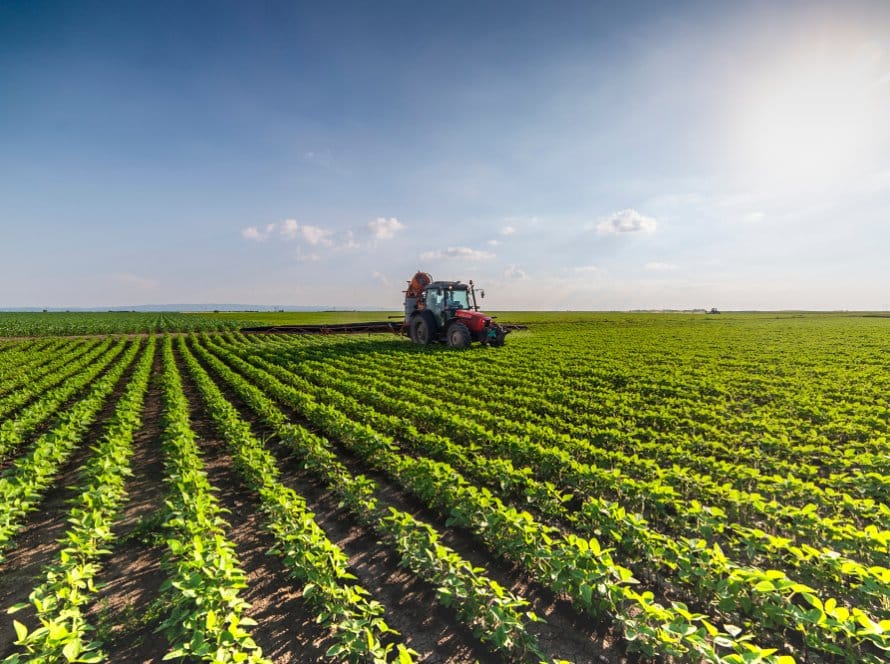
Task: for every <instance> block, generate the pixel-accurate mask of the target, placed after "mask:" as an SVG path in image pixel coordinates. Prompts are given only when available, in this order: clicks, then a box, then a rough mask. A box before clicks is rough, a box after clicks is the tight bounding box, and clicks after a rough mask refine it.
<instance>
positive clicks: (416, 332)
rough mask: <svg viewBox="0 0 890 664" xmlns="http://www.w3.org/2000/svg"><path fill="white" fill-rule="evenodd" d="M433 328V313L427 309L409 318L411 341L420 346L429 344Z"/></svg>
mask: <svg viewBox="0 0 890 664" xmlns="http://www.w3.org/2000/svg"><path fill="white" fill-rule="evenodd" d="M435 329H436V322H435V320H434V319H433V315H432V314H431V313H430V312H429V311H424V312H421V313H419V314H417V315H416V316H415V317H414V318H412V319H411V327H410V329H409V332H410V334H411V341H413V342H414V343H416V344H420V345H421V346H429V345H430V343H431V342H432V341H433V335H434V331H435Z"/></svg>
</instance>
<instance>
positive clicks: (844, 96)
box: [731, 44, 890, 190]
mask: <svg viewBox="0 0 890 664" xmlns="http://www.w3.org/2000/svg"><path fill="white" fill-rule="evenodd" d="M881 65H883V66H884V67H885V68H888V69H890V61H888V58H887V57H886V55H883V57H882V53H881V51H880V49H879V48H878V47H877V46H875V45H867V44H866V45H862V46H860V47H859V48H857V49H854V50H852V51H850V50H845V49H842V48H836V49H833V50H831V51H830V52H828V51H826V49H824V48H822V49H820V50H819V52H817V53H813V52H811V53H803V54H796V55H795V56H793V57H789V58H787V59H785V60H784V61H781V60H779V61H776V62H772V63H769V64H767V65H765V66H763V67H762V68H761V70H760V71H759V72H758V73H757V74H756V75H754V76H751V77H750V78H749V79H748V81H749V82H748V84H747V85H745V86H743V90H744V92H743V94H742V96H741V97H742V98H741V100H740V102H739V103H738V106H737V109H736V111H735V115H736V117H735V125H736V126H735V131H733V136H732V139H731V140H732V143H733V147H732V152H733V153H734V155H735V157H736V159H735V160H734V161H735V165H736V167H737V168H738V169H739V172H740V175H742V177H744V178H745V179H746V180H748V181H750V182H752V183H756V184H758V185H760V186H762V187H767V188H779V189H783V190H788V189H792V190H808V189H818V188H824V187H826V186H831V185H832V184H834V183H837V182H840V181H844V180H849V179H851V178H855V177H858V176H861V175H862V174H864V173H867V172H868V170H869V168H870V166H871V165H872V164H873V163H874V162H875V159H876V158H878V157H880V155H881V152H882V148H883V143H884V139H885V137H886V123H887V120H886V116H885V115H884V114H885V113H887V111H888V107H887V103H886V102H887V99H888V93H890V81H887V80H882V79H883V75H884V72H882V71H881Z"/></svg>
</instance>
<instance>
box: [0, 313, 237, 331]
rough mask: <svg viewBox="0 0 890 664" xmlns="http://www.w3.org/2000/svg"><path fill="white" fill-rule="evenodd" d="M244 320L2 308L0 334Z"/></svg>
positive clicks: (179, 327) (218, 326) (201, 326)
mask: <svg viewBox="0 0 890 664" xmlns="http://www.w3.org/2000/svg"><path fill="white" fill-rule="evenodd" d="M244 322H249V321H247V320H245V321H240V320H220V319H218V318H213V317H210V316H202V315H200V314H183V313H173V312H160V313H142V312H132V311H126V312H101V313H99V312H33V313H32V312H22V313H18V312H16V313H11V312H5V313H0V337H5V336H12V337H15V336H55V335H73V334H146V333H152V332H156V333H157V332H195V331H201V330H205V331H221V330H229V329H233V328H236V327H241V326H242V324H243V323H244Z"/></svg>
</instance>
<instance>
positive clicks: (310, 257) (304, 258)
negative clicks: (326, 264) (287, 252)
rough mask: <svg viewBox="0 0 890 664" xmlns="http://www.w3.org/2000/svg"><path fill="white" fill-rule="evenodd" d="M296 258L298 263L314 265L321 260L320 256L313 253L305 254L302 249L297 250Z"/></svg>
mask: <svg viewBox="0 0 890 664" xmlns="http://www.w3.org/2000/svg"><path fill="white" fill-rule="evenodd" d="M296 257H297V262H298V263H316V262H318V261H320V260H321V256H319V255H318V254H315V253H310V254H307V253H305V252H304V251H303V248H302V247H299V248H298V249H297V253H296Z"/></svg>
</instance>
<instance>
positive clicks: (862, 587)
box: [271, 353, 890, 603]
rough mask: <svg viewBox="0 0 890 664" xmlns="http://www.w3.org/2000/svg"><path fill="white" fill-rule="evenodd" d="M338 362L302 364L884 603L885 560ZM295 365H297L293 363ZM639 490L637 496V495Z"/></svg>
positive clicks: (573, 483) (475, 439)
mask: <svg viewBox="0 0 890 664" xmlns="http://www.w3.org/2000/svg"><path fill="white" fill-rule="evenodd" d="M271 356H272V357H274V356H275V354H274V353H272V354H271ZM335 367H336V363H334V362H332V363H331V366H329V367H328V368H327V370H326V371H320V370H318V369H317V368H314V367H313V366H312V365H311V363H309V364H306V363H304V364H301V365H300V368H299V371H300V373H301V374H302V375H305V376H307V377H314V378H315V380H316V381H317V382H319V383H323V384H325V385H332V384H335V383H336V384H340V383H342V382H343V381H346V382H349V381H351V380H353V377H355V376H363V377H364V380H362V385H363V386H367V389H363V390H362V398H363V399H364V400H365V401H369V400H370V401H375V402H376V403H378V404H380V402H381V399H384V400H385V399H386V397H376V396H375V395H377V394H379V393H380V392H385V393H388V394H390V395H392V397H393V398H397V404H392V403H390V407H389V411H390V412H398V413H401V414H404V413H413V414H414V415H413V417H412V420H413V421H414V423H415V424H416V425H417V426H418V427H419V428H421V429H424V430H427V431H441V432H444V433H446V434H447V435H448V436H449V437H451V438H453V439H455V440H456V441H459V442H460V443H461V444H462V445H465V446H478V445H480V444H481V442H482V441H484V442H485V444H484V445H482V446H481V447H480V449H479V450H478V454H480V455H483V456H485V455H488V456H490V455H491V454H492V453H494V452H498V453H500V454H503V455H506V456H508V457H510V458H512V459H513V461H514V463H516V464H518V465H522V466H529V467H531V468H534V469H535V473H536V474H537V475H539V476H540V477H541V478H542V479H544V480H546V481H551V482H553V483H555V484H556V485H557V486H560V487H563V490H565V491H567V492H573V493H575V494H581V495H583V496H585V497H586V498H587V499H588V500H593V499H597V498H599V497H600V496H601V495H603V492H606V495H612V496H614V497H615V498H616V499H617V500H619V502H621V503H622V504H623V505H625V506H626V509H627V511H628V512H630V513H634V512H637V511H639V507H640V506H642V507H645V506H646V504H648V505H649V514H650V515H652V514H654V517H655V520H654V522H653V525H656V526H658V527H663V525H664V524H665V523H668V524H671V523H672V522H673V524H674V526H675V528H677V529H678V530H679V532H680V533H681V534H683V535H685V536H689V537H697V536H700V535H704V536H705V537H709V538H713V537H714V536H716V535H719V534H723V535H724V537H725V541H726V543H727V546H728V548H729V549H730V550H734V551H735V552H736V555H739V556H742V557H744V558H747V559H749V560H751V561H752V562H754V563H756V564H758V566H760V562H761V561H762V562H765V563H767V564H772V565H778V566H780V567H789V568H792V569H796V570H797V573H798V574H799V575H800V574H804V575H805V577H806V578H804V579H803V580H804V581H805V582H806V583H807V584H811V585H815V586H816V587H820V588H823V589H826V590H827V589H834V591H837V589H838V587H839V586H840V587H843V586H846V587H849V588H851V589H854V590H857V591H861V593H862V596H863V600H862V601H864V602H870V601H873V600H874V599H875V598H877V602H878V603H880V599H881V598H882V597H883V595H884V593H885V588H886V586H887V583H888V579H890V571H888V570H887V569H886V568H884V567H876V566H874V565H872V566H867V565H862V564H860V563H857V562H856V561H854V560H851V559H849V558H845V557H844V556H840V555H838V554H837V552H835V551H832V550H830V549H822V548H819V549H814V548H813V547H812V546H809V544H807V542H808V541H816V542H819V541H821V540H820V539H818V538H817V539H815V540H805V541H804V542H803V543H800V544H796V543H795V542H793V541H791V540H788V539H787V538H786V539H785V540H784V546H780V544H781V543H782V541H783V540H781V538H779V537H777V536H776V535H769V536H768V537H767V536H766V533H765V531H763V530H761V529H758V528H757V527H756V525H755V526H752V525H749V523H747V522H743V523H739V522H732V521H727V514H726V512H725V511H724V510H723V509H721V507H723V506H720V507H718V506H713V505H711V506H708V505H702V504H700V503H698V502H697V501H688V500H686V499H684V498H683V497H682V496H678V495H677V494H676V492H675V491H673V490H672V489H671V487H665V486H662V485H660V484H659V483H658V482H657V480H656V481H650V482H649V483H648V484H643V485H642V486H641V485H640V483H637V482H634V481H633V480H629V479H627V478H625V477H623V476H622V475H621V474H620V473H617V472H616V471H615V470H614V469H612V468H610V467H609V466H606V467H604V468H600V467H598V466H591V465H588V464H583V463H580V462H578V461H576V460H575V458H574V457H573V456H571V455H569V453H568V452H566V451H565V450H563V449H561V448H559V447H552V446H546V445H544V444H543V442H544V441H548V440H549V439H548V438H546V437H544V436H540V437H532V436H527V437H514V436H510V435H508V434H506V433H494V432H493V431H491V430H489V429H484V428H482V427H481V426H480V425H479V423H480V422H482V421H484V420H485V418H486V417H487V415H486V413H485V411H484V410H483V409H482V408H481V407H480V408H478V409H475V410H473V411H468V412H472V413H473V417H474V421H473V422H467V421H465V420H463V418H461V416H460V414H459V413H460V412H461V410H460V409H449V408H447V407H446V406H445V404H442V403H441V402H437V401H436V400H432V399H430V397H428V396H427V395H425V394H423V393H421V392H418V391H416V390H412V389H411V388H410V386H409V384H407V383H406V382H399V383H398V384H394V383H392V382H391V381H387V380H373V379H372V378H371V377H367V375H366V374H363V373H362V372H361V370H359V369H356V370H354V371H353V372H351V373H350V372H346V371H340V370H338V369H335ZM291 368H292V369H294V370H296V369H295V368H294V367H293V366H292V367H291ZM535 441H541V442H535ZM634 498H636V499H637V500H633V499H634ZM659 501H660V503H659ZM635 508H636V509H635ZM656 508H660V509H656ZM863 535H865V533H864V534H863Z"/></svg>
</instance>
